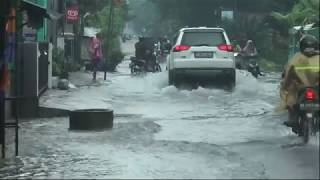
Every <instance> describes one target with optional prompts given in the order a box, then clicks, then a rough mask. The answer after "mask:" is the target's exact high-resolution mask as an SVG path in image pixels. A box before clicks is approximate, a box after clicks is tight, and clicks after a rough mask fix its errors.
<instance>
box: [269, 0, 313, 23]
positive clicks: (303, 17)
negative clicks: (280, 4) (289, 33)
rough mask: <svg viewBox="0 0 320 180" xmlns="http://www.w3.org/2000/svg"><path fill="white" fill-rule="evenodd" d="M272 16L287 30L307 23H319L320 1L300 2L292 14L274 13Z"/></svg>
mask: <svg viewBox="0 0 320 180" xmlns="http://www.w3.org/2000/svg"><path fill="white" fill-rule="evenodd" d="M271 16H272V17H273V18H275V19H276V20H277V21H278V22H279V23H281V24H282V25H283V26H285V27H286V28H287V29H289V28H290V27H293V26H297V25H302V24H307V23H319V0H300V1H299V2H298V3H297V4H296V5H295V6H294V7H293V9H292V11H291V12H290V13H288V14H282V13H279V12H273V13H272V14H271Z"/></svg>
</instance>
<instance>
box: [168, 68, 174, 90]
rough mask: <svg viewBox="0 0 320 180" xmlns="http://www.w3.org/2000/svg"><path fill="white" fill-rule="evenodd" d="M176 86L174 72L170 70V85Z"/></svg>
mask: <svg viewBox="0 0 320 180" xmlns="http://www.w3.org/2000/svg"><path fill="white" fill-rule="evenodd" d="M174 84H175V79H174V71H173V70H169V85H170V86H171V85H174Z"/></svg>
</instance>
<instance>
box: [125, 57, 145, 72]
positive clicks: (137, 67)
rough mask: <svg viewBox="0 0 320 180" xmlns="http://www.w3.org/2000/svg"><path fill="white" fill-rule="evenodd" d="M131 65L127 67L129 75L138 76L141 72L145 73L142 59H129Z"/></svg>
mask: <svg viewBox="0 0 320 180" xmlns="http://www.w3.org/2000/svg"><path fill="white" fill-rule="evenodd" d="M130 60H131V63H130V65H129V68H130V71H131V74H133V75H138V74H142V73H143V72H145V70H144V69H145V64H146V62H145V60H142V59H137V58H136V57H131V58H130Z"/></svg>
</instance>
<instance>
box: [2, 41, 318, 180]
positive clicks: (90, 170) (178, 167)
mask: <svg viewBox="0 0 320 180" xmlns="http://www.w3.org/2000/svg"><path fill="white" fill-rule="evenodd" d="M132 45H133V44H132V42H131V44H130V43H127V44H124V46H123V49H125V50H126V52H127V54H130V53H132ZM128 66H129V61H124V62H123V63H122V64H120V66H119V67H118V72H117V73H113V74H108V80H107V81H106V82H103V81H102V80H101V78H102V77H103V74H102V73H100V74H99V78H100V79H99V82H100V85H99V86H81V87H79V86H77V88H75V89H71V90H70V91H68V92H66V91H59V90H50V91H49V92H47V93H46V94H45V95H44V97H43V98H42V100H41V106H47V107H55V108H64V109H69V110H73V109H81V108H112V109H113V110H114V113H115V119H114V123H115V124H114V128H113V130H110V131H102V132H74V131H72V132H71V131H69V130H68V127H69V119H68V118H53V119H36V120H24V121H23V122H21V123H20V156H19V157H17V158H16V159H7V160H5V161H0V178H13V179H15V178H148V179H151V178H157V179H159V178H160V179H161V178H163V179H165V178H174V179H184V178H188V179H199V178H210V179H214V178H256V179H257V178H259V179H261V178H263V179H268V178H286V179H295V178H297V179H315V178H319V134H318V135H317V136H316V137H315V138H313V139H311V142H310V143H309V144H307V145H305V146H301V145H299V144H300V143H301V139H299V138H298V137H297V136H296V135H295V134H293V133H292V132H291V130H290V129H289V128H287V127H285V126H283V125H282V123H283V121H285V120H286V118H287V117H286V115H285V114H276V113H275V112H274V109H275V108H276V106H277V105H278V103H279V101H280V100H279V95H278V91H279V90H278V84H279V78H280V74H278V73H267V75H266V76H265V77H262V78H260V79H258V80H257V79H255V78H253V77H252V76H251V75H249V74H248V73H246V72H243V71H238V72H237V86H236V89H235V90H234V92H228V91H224V90H223V89H216V88H202V87H199V88H197V89H189V88H188V87H186V88H182V89H177V88H175V87H173V86H168V80H167V79H168V77H167V72H166V71H164V72H161V73H157V74H148V75H146V76H143V77H132V76H131V75H130V70H129V68H128ZM162 69H165V65H163V68H162ZM84 74H85V73H84ZM85 75H86V74H85ZM87 76H88V77H89V78H91V76H90V75H89V74H87ZM76 85H77V84H76Z"/></svg>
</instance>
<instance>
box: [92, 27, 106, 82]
mask: <svg viewBox="0 0 320 180" xmlns="http://www.w3.org/2000/svg"><path fill="white" fill-rule="evenodd" d="M89 50H90V55H91V60H92V65H93V80H96V76H97V71H98V70H99V65H100V64H101V62H102V59H103V53H102V40H101V34H100V33H97V34H96V37H93V38H92V40H91V43H90V49H89Z"/></svg>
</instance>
